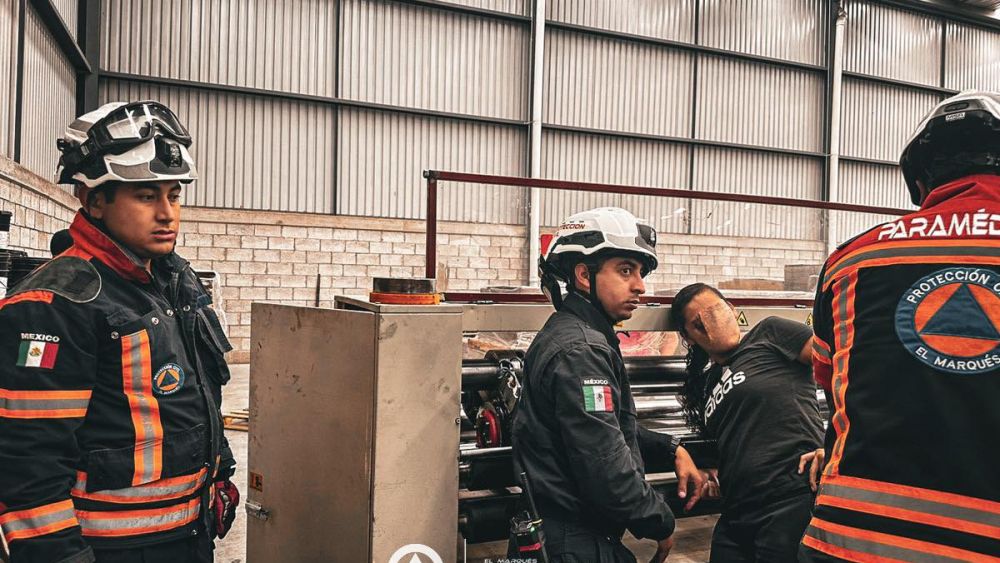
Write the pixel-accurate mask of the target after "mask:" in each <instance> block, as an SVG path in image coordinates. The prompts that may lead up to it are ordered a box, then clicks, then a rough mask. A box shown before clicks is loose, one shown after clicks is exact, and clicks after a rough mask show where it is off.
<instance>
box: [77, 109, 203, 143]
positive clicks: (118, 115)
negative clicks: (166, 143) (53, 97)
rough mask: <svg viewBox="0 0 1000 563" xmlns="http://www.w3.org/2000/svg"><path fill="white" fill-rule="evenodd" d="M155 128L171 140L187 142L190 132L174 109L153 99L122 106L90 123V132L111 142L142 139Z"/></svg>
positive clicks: (145, 139)
mask: <svg viewBox="0 0 1000 563" xmlns="http://www.w3.org/2000/svg"><path fill="white" fill-rule="evenodd" d="M156 128H159V129H160V130H161V131H162V132H163V133H166V134H167V135H168V136H170V137H173V138H174V139H176V140H178V141H181V142H185V141H186V142H187V143H186V144H190V140H191V135H190V134H189V133H188V131H187V129H186V128H185V127H184V125H182V124H181V122H180V120H179V119H177V116H176V115H174V112H172V111H170V109H169V108H167V107H166V106H164V105H162V104H159V103H157V102H136V103H133V104H128V105H124V106H122V107H120V108H118V109H116V110H115V111H113V112H111V113H110V114H108V115H107V116H105V117H104V119H101V120H100V121H98V122H97V123H95V124H94V127H93V128H92V129H91V131H93V132H95V133H98V134H100V135H102V136H105V137H106V138H107V140H109V141H111V142H116V141H126V142H133V143H134V142H145V141H148V140H149V139H151V138H152V137H153V133H154V131H155V129H156Z"/></svg>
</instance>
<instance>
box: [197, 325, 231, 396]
mask: <svg viewBox="0 0 1000 563" xmlns="http://www.w3.org/2000/svg"><path fill="white" fill-rule="evenodd" d="M196 326H197V333H198V334H197V336H198V354H199V355H200V357H201V360H202V363H203V365H204V367H205V371H206V372H207V373H206V375H207V376H208V377H209V378H210V379H211V380H212V382H213V383H215V384H216V385H225V384H226V383H227V382H229V366H228V365H227V364H226V353H227V352H229V351H230V350H232V349H233V345H232V344H230V342H229V339H228V338H227V337H226V333H225V331H223V330H222V323H221V322H219V315H218V314H216V312H215V310H214V309H212V308H211V307H201V308H200V309H198V315H197V319H196Z"/></svg>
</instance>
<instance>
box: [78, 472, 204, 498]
mask: <svg viewBox="0 0 1000 563" xmlns="http://www.w3.org/2000/svg"><path fill="white" fill-rule="evenodd" d="M207 478H208V469H202V470H201V471H199V472H197V473H193V474H191V475H184V476H181V477H171V478H169V479H160V480H159V481H153V482H152V483H146V484H145V485H140V486H138V487H128V488H125V489H116V490H109V491H96V492H93V493H88V492H87V474H86V473H84V472H83V471H79V472H77V474H76V484H74V485H73V490H72V491H70V494H71V495H73V497H74V498H81V499H86V500H93V501H100V502H111V503H118V504H138V503H145V502H162V501H166V500H174V499H178V498H182V497H185V496H188V495H190V494H193V493H194V492H195V491H197V490H198V489H200V488H201V486H202V485H204V484H205V481H206V480H207Z"/></svg>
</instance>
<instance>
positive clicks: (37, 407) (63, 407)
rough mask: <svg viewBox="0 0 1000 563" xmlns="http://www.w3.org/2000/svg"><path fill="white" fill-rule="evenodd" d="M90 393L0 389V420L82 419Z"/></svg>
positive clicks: (85, 413)
mask: <svg viewBox="0 0 1000 563" xmlns="http://www.w3.org/2000/svg"><path fill="white" fill-rule="evenodd" d="M91 394H92V391H89V390H84V391H11V390H8V389H0V418H27V419H31V418H82V417H84V416H86V415H87V405H88V404H90V396H91Z"/></svg>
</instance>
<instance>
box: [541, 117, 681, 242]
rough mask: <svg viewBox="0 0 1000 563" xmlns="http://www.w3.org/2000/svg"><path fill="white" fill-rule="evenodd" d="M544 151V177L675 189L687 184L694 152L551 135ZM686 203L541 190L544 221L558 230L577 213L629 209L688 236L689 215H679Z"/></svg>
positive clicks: (660, 145) (646, 143)
mask: <svg viewBox="0 0 1000 563" xmlns="http://www.w3.org/2000/svg"><path fill="white" fill-rule="evenodd" d="M542 147H543V151H542V176H543V177H546V178H558V179H561V180H574V181H578V182H597V183H607V184H624V185H630V186H646V187H656V188H674V189H683V188H685V187H687V184H688V175H689V169H690V149H689V148H688V147H686V146H684V145H681V144H678V143H670V142H664V141H654V140H643V139H623V138H615V137H608V136H605V135H593V134H587V133H575V132H566V131H546V132H545V133H544V134H543V137H542ZM686 201H687V200H679V199H674V198H660V197H646V196H632V195H624V196H623V195H618V194H597V193H589V192H565V191H556V190H542V191H541V216H540V221H541V224H542V225H546V226H556V225H558V224H560V222H561V221H562V220H563V219H565V218H566V216H568V215H570V214H572V213H575V212H578V211H584V210H586V209H589V208H592V207H598V206H606V205H615V206H620V207H625V208H626V209H629V210H630V211H632V212H633V213H635V214H636V215H637V216H639V217H642V218H644V219H646V220H647V221H649V223H650V224H651V225H653V226H655V227H656V228H657V229H659V230H663V231H666V232H685V231H686V225H685V223H684V221H685V215H684V213H686V211H685V212H684V213H680V214H675V211H676V210H677V209H681V208H685V207H686Z"/></svg>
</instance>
